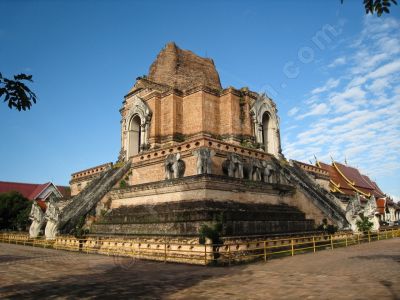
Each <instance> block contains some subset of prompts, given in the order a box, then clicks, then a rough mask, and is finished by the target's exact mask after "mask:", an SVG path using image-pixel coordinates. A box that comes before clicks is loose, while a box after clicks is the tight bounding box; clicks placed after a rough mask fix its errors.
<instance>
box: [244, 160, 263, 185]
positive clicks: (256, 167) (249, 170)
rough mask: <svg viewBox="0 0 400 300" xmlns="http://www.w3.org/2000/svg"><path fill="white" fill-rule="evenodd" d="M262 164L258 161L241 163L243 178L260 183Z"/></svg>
mask: <svg viewBox="0 0 400 300" xmlns="http://www.w3.org/2000/svg"><path fill="white" fill-rule="evenodd" d="M262 169H263V166H262V163H261V161H260V160H259V159H249V160H248V161H246V162H245V163H243V174H244V178H246V179H248V180H254V181H261V177H262V176H261V173H262Z"/></svg>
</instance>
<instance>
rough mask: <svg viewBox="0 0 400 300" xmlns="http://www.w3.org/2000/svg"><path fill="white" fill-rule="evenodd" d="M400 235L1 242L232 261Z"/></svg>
mask: <svg viewBox="0 0 400 300" xmlns="http://www.w3.org/2000/svg"><path fill="white" fill-rule="evenodd" d="M396 237H400V229H391V230H387V231H379V232H368V233H365V234H353V233H350V232H339V233H336V234H335V235H327V234H325V235H324V234H314V235H313V234H304V235H303V236H290V237H289V236H286V237H262V236H258V237H256V236H244V237H236V238H223V239H222V244H218V245H212V244H211V242H210V240H207V241H206V243H205V244H200V243H199V239H198V238H183V237H176V238H165V237H138V236H136V237H125V238H117V237H115V236H114V237H100V236H89V237H86V238H76V237H72V236H59V237H57V238H56V240H54V241H46V240H44V239H43V238H39V239H34V240H32V239H29V237H28V235H27V234H21V233H17V234H15V233H3V234H1V235H0V242H5V243H14V244H23V245H31V246H38V247H51V248H54V249H58V250H68V251H79V252H81V253H96V254H103V255H109V256H122V257H132V258H133V259H145V260H154V261H163V262H177V263H187V264H197V265H211V264H222V265H224V264H231V263H240V262H248V261H254V260H265V261H267V260H269V259H270V258H273V257H281V256H283V255H289V256H290V255H292V256H293V255H297V254H301V253H305V252H316V251H320V250H326V249H329V250H333V249H335V248H338V247H348V246H351V245H356V244H361V243H370V242H373V241H379V240H382V239H390V238H396Z"/></svg>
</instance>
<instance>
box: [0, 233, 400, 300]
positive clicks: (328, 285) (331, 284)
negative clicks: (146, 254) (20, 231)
mask: <svg viewBox="0 0 400 300" xmlns="http://www.w3.org/2000/svg"><path fill="white" fill-rule="evenodd" d="M43 297H45V298H47V299H59V298H62V299H75V298H90V299H109V298H113V299H120V298H129V299H160V298H163V299H227V298H229V299H335V300H336V299H400V238H396V239H391V240H384V241H379V242H373V243H371V244H362V245H356V246H352V247H349V248H340V249H334V250H325V251H320V252H317V253H316V254H313V253H309V254H302V255H297V256H294V257H286V258H281V259H275V260H271V261H268V262H267V263H264V262H258V263H252V264H246V265H240V266H231V267H202V266H191V265H181V264H171V263H167V264H165V263H160V262H147V261H139V260H134V259H129V258H113V257H107V256H102V255H92V254H83V253H74V252H66V251H57V250H51V249H42V248H33V247H29V246H21V245H11V244H3V243H0V298H14V299H21V298H31V299H38V298H43Z"/></svg>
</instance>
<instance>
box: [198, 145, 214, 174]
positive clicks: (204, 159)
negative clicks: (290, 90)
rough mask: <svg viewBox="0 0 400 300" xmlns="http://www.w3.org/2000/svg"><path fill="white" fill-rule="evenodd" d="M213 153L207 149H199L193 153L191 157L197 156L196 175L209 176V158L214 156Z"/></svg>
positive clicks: (210, 163)
mask: <svg viewBox="0 0 400 300" xmlns="http://www.w3.org/2000/svg"><path fill="white" fill-rule="evenodd" d="M214 154H215V152H214V151H213V150H210V149H208V148H200V149H197V150H195V151H193V155H194V156H197V164H196V169H197V174H211V173H212V172H211V168H212V161H211V157H212V156H214Z"/></svg>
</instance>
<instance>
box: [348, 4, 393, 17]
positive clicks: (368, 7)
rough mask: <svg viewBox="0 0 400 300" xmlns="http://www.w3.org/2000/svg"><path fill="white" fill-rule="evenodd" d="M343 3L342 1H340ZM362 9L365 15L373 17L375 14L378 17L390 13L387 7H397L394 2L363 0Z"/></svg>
mask: <svg viewBox="0 0 400 300" xmlns="http://www.w3.org/2000/svg"><path fill="white" fill-rule="evenodd" d="M341 2H342V3H343V2H344V0H341ZM363 4H364V9H365V13H366V14H371V15H373V14H374V13H376V14H377V15H378V17H380V16H381V15H382V14H383V13H387V14H388V13H390V9H389V7H390V6H391V5H392V4H394V5H397V1H396V0H363Z"/></svg>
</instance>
